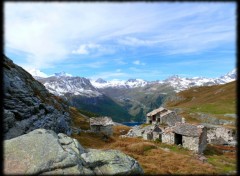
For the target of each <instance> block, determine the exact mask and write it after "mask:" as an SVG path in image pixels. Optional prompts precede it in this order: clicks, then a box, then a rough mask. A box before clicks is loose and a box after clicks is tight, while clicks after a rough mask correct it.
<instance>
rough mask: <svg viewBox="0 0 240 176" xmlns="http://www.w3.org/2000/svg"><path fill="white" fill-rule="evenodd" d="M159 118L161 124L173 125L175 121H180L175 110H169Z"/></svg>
mask: <svg viewBox="0 0 240 176" xmlns="http://www.w3.org/2000/svg"><path fill="white" fill-rule="evenodd" d="M161 118H162V119H161V122H162V123H161V124H165V125H168V126H174V125H175V123H176V122H182V118H181V117H179V116H178V115H177V114H176V113H175V112H171V113H169V114H167V115H165V116H163V117H161Z"/></svg>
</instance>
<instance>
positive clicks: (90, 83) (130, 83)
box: [29, 69, 237, 96]
mask: <svg viewBox="0 0 240 176" xmlns="http://www.w3.org/2000/svg"><path fill="white" fill-rule="evenodd" d="M29 72H30V74H31V75H32V76H33V77H35V78H36V79H38V80H41V82H43V84H44V85H45V87H46V88H47V89H49V90H50V92H52V93H54V94H56V95H62V94H64V93H67V92H70V93H74V94H76V95H79V94H83V92H84V93H86V94H87V95H90V94H91V93H92V95H93V96H99V95H100V94H98V93H96V92H97V89H103V88H137V87H144V86H146V85H151V84H160V85H161V84H168V85H169V86H171V87H173V88H174V91H175V92H180V91H183V90H186V89H189V88H190V87H194V86H211V85H219V84H226V83H229V82H232V81H234V80H236V74H237V73H236V72H237V70H236V69H233V70H232V71H230V72H228V73H227V74H225V75H223V76H220V77H218V78H204V77H193V78H186V77H180V76H178V75H173V76H171V77H169V78H167V79H165V80H162V81H159V80H156V81H145V80H143V79H128V80H127V81H125V80H117V79H113V80H111V81H106V80H104V79H102V78H98V79H96V80H94V79H87V78H84V77H79V76H76V77H74V76H72V75H71V74H68V73H65V72H60V73H55V74H54V75H50V76H47V75H46V74H45V73H43V72H41V71H39V70H36V69H34V70H30V71H29Z"/></svg>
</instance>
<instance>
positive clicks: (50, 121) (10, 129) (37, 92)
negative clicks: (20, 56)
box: [3, 56, 71, 139]
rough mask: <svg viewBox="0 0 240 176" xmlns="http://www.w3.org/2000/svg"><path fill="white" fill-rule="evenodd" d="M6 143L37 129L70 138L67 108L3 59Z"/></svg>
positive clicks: (19, 68) (58, 99)
mask: <svg viewBox="0 0 240 176" xmlns="http://www.w3.org/2000/svg"><path fill="white" fill-rule="evenodd" d="M3 83H4V87H3V88H4V98H3V108H4V112H3V122H4V139H11V138H14V137H17V136H20V135H22V134H26V133H28V132H30V131H33V130H35V129H38V128H45V129H50V130H54V131H55V132H57V133H66V134H68V135H70V134H71V128H70V123H71V118H70V116H69V113H68V111H69V108H68V106H67V104H66V103H65V102H64V101H63V100H62V99H61V98H59V97H56V96H54V95H53V94H50V93H49V92H48V90H47V89H46V88H45V87H44V86H43V85H42V84H41V83H40V82H38V81H36V80H35V79H34V78H33V77H32V76H31V75H30V74H29V73H28V72H26V71H25V70H24V69H22V68H21V67H19V66H18V65H16V64H14V63H13V62H12V60H10V59H8V58H7V57H5V56H4V57H3Z"/></svg>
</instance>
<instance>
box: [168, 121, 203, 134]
mask: <svg viewBox="0 0 240 176" xmlns="http://www.w3.org/2000/svg"><path fill="white" fill-rule="evenodd" d="M203 127H204V126H202V125H201V126H197V125H192V124H189V123H176V124H175V126H173V127H172V129H173V132H174V133H177V134H181V135H183V136H191V137H198V136H200V134H201V133H202V128H203Z"/></svg>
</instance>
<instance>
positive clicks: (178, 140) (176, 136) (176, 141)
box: [175, 133, 182, 145]
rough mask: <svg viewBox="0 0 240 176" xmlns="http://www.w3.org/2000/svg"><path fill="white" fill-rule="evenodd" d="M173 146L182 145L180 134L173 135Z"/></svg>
mask: <svg viewBox="0 0 240 176" xmlns="http://www.w3.org/2000/svg"><path fill="white" fill-rule="evenodd" d="M175 144H176V145H179V144H181V145H182V135H181V134H177V133H175Z"/></svg>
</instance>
